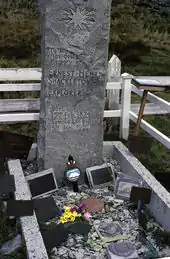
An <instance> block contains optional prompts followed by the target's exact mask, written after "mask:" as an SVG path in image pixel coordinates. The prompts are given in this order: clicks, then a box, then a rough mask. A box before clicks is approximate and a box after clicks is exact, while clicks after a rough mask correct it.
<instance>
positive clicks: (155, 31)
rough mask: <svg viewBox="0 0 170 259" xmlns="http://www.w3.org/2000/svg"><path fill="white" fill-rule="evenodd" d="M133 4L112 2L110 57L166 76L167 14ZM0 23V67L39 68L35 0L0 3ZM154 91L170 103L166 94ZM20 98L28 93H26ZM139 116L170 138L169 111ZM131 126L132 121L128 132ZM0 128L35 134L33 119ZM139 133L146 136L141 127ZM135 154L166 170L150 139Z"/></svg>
mask: <svg viewBox="0 0 170 259" xmlns="http://www.w3.org/2000/svg"><path fill="white" fill-rule="evenodd" d="M134 2H135V1H133V0H124V1H123V4H119V3H117V4H115V6H113V8H112V13H111V29H110V44H109V58H110V57H111V56H112V55H113V54H116V55H117V56H118V57H119V58H120V60H121V62H122V72H128V73H131V74H134V75H152V76H154V75H155V76H170V55H169V53H170V16H169V17H168V16H167V17H165V16H161V15H160V14H159V13H156V12H152V10H151V9H148V8H144V7H139V6H138V5H137V4H134ZM2 3H3V2H2ZM113 5H114V2H113ZM0 24H1V26H0V35H1V37H0V67H3V68H10V67H40V59H41V51H40V26H39V25H40V20H39V12H38V11H37V8H36V1H34V0H15V1H13V0H6V1H5V2H4V5H1V9H0ZM157 95H158V96H160V97H161V98H163V99H165V100H167V101H170V92H169V93H158V94H157ZM24 96H25V97H26V96H27V97H28V96H29V97H31V96H30V93H29V94H28V93H27V94H26V95H24ZM24 96H23V95H21V94H20V95H19V96H18V93H13V95H12V96H11V94H1V96H0V98H19V97H24ZM139 101H140V98H139V97H137V96H136V95H132V102H133V103H137V102H139ZM144 119H146V121H148V122H149V123H150V124H151V125H153V126H154V127H156V128H157V129H158V130H160V131H161V132H163V133H164V134H166V135H167V136H170V116H169V115H164V116H144ZM134 126H135V125H134V124H133V123H131V127H130V131H131V134H132V133H133V131H134ZM1 129H3V130H7V131H10V132H16V133H21V134H27V135H29V136H32V137H36V132H37V123H35V122H33V123H22V124H16V125H1V126H0V130H1ZM141 135H146V136H148V134H147V133H146V132H144V131H143V130H141ZM148 137H150V136H148ZM138 158H139V160H140V161H141V162H142V163H143V164H144V165H145V166H146V167H147V168H148V169H149V170H150V171H151V172H152V173H153V174H154V172H167V173H169V172H170V166H169V158H170V152H169V150H167V149H166V148H165V147H163V146H162V145H161V144H160V143H158V141H156V140H154V139H153V143H152V149H151V151H150V153H149V154H148V155H147V156H138ZM6 220H7V219H5V221H4V219H3V220H2V219H0V229H1V231H0V245H1V244H3V243H4V242H5V241H6V240H8V239H10V238H11V233H13V234H12V235H14V233H15V229H14V228H13V227H11V226H10V224H8V223H9V222H7V221H6ZM24 251H25V250H24ZM12 256H13V257H8V258H17V259H22V258H26V256H25V254H24V252H22V251H21V252H19V253H17V254H15V255H12Z"/></svg>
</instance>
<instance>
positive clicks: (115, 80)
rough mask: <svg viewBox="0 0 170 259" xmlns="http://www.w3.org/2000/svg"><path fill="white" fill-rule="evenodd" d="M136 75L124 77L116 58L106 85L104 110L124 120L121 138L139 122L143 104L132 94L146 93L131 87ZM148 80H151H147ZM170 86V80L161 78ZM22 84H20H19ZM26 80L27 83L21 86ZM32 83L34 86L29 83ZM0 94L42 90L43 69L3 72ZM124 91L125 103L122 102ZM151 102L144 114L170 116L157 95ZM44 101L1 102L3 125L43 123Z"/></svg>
mask: <svg viewBox="0 0 170 259" xmlns="http://www.w3.org/2000/svg"><path fill="white" fill-rule="evenodd" d="M132 77H133V76H132V75H129V74H122V75H121V63H120V60H119V59H118V58H117V57H116V56H115V55H113V57H112V58H111V59H110V61H109V64H108V83H107V86H106V90H107V98H108V101H109V110H105V111H104V117H105V118H107V117H112V118H120V137H121V138H123V139H127V138H128V135H129V121H130V120H132V121H133V122H136V120H137V113H138V110H139V104H131V91H133V92H134V93H136V94H137V95H139V96H141V95H142V91H141V90H139V89H137V88H136V87H134V86H133V85H132V84H131V79H132ZM147 78H148V77H147ZM156 79H157V80H161V81H162V80H164V82H165V81H166V83H167V82H168V83H170V77H157V78H156ZM17 81H18V83H16V82H17ZM21 81H23V82H24V83H20V82H21ZM29 81H32V82H34V83H29ZM0 82H1V83H0V92H36V91H40V90H41V83H40V82H41V69H40V68H23V69H16V68H12V69H11V68H9V69H0ZM120 91H121V101H120V102H119V97H120ZM147 99H148V100H149V101H151V102H152V103H149V104H147V105H146V107H145V110H144V114H145V115H151V114H168V113H170V102H167V101H165V100H163V99H161V98H159V97H157V96H156V95H153V94H151V93H149V94H148V98H147ZM39 110H40V100H39V98H29V99H0V123H3V124H10V123H15V122H16V123H17V122H27V121H37V120H39ZM141 128H143V129H144V130H145V131H147V132H148V133H149V134H150V135H152V136H153V137H154V138H156V139H157V140H158V141H159V142H161V143H162V144H163V145H164V146H165V147H167V148H168V149H170V138H169V137H167V136H165V135H164V134H162V133H161V132H159V131H158V130H157V129H155V128H154V127H153V126H151V125H150V124H149V123H147V122H146V121H144V120H142V122H141Z"/></svg>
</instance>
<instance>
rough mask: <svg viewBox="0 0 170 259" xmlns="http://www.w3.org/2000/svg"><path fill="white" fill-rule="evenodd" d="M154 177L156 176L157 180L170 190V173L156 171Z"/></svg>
mask: <svg viewBox="0 0 170 259" xmlns="http://www.w3.org/2000/svg"><path fill="white" fill-rule="evenodd" d="M169 162H170V161H169ZM154 177H155V178H156V180H157V181H158V182H160V183H161V184H162V185H163V186H164V187H165V189H167V190H168V191H170V175H169V173H165V172H156V173H154Z"/></svg>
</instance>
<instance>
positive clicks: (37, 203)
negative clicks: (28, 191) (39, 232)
mask: <svg viewBox="0 0 170 259" xmlns="http://www.w3.org/2000/svg"><path fill="white" fill-rule="evenodd" d="M34 210H35V214H36V217H37V219H38V220H39V221H47V220H49V219H52V218H54V217H56V215H58V213H59V208H57V206H56V203H55V201H54V199H53V197H45V198H39V199H34Z"/></svg>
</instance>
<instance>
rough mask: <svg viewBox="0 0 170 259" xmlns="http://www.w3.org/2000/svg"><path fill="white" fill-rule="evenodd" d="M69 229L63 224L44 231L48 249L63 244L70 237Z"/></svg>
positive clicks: (43, 235) (43, 234)
mask: <svg viewBox="0 0 170 259" xmlns="http://www.w3.org/2000/svg"><path fill="white" fill-rule="evenodd" d="M68 234H69V232H68V229H67V228H65V227H64V225H63V224H59V225H57V226H56V227H55V228H51V229H48V230H46V231H45V232H43V233H42V237H43V240H44V244H45V246H46V248H47V249H49V250H50V249H52V248H54V247H57V246H59V245H61V243H63V242H65V241H66V240H67V238H68Z"/></svg>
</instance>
